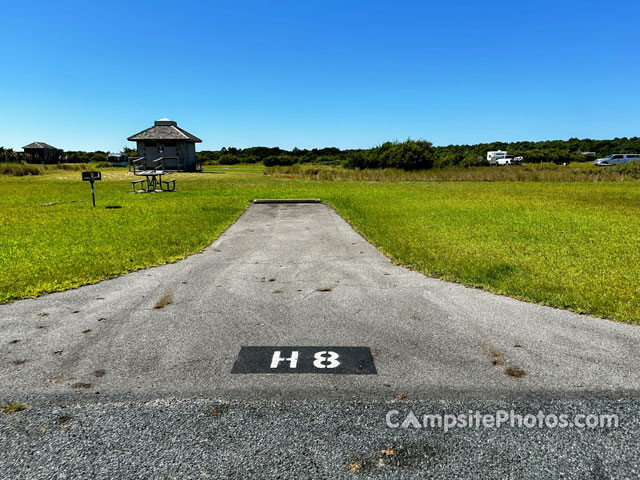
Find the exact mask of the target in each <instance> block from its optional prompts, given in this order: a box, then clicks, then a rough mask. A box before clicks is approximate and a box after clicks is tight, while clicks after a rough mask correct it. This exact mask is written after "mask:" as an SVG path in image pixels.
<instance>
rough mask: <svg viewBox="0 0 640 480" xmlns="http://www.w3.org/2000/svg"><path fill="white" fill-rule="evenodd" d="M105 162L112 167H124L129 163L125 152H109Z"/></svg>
mask: <svg viewBox="0 0 640 480" xmlns="http://www.w3.org/2000/svg"><path fill="white" fill-rule="evenodd" d="M107 163H109V165H110V166H112V167H126V166H127V165H129V159H128V158H127V154H126V153H109V154H108V155H107Z"/></svg>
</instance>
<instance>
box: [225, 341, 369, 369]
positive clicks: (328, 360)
mask: <svg viewBox="0 0 640 480" xmlns="http://www.w3.org/2000/svg"><path fill="white" fill-rule="evenodd" d="M231 373H325V374H327V373H328V374H342V375H345V374H347V375H373V374H376V373H378V372H377V371H376V366H375V364H374V363H373V356H372V355H371V350H370V349H369V347H322V346H321V347H240V353H238V358H236V362H235V363H234V365H233V368H232V369H231Z"/></svg>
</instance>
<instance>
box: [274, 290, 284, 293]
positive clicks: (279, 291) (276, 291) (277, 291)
mask: <svg viewBox="0 0 640 480" xmlns="http://www.w3.org/2000/svg"><path fill="white" fill-rule="evenodd" d="M273 293H282V290H274V291H273Z"/></svg>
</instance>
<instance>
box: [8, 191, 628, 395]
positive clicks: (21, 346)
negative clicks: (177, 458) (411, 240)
mask: <svg viewBox="0 0 640 480" xmlns="http://www.w3.org/2000/svg"><path fill="white" fill-rule="evenodd" d="M0 341H1V344H2V347H1V348H0V385H1V386H2V387H1V388H0V393H1V394H2V395H5V396H10V395H18V394H20V395H40V394H45V395H46V394H52V395H58V394H66V393H71V392H85V393H95V392H100V393H101V394H103V395H105V394H106V395H108V394H115V395H119V394H136V395H143V396H156V395H177V396H184V395H207V396H212V397H216V398H226V399H232V400H233V399H236V400H237V399H251V398H254V399H265V398H273V399H315V398H324V399H330V398H338V399H361V400H368V399H377V398H382V397H387V398H388V397H389V396H392V395H393V393H394V392H404V393H405V394H406V395H408V396H410V398H412V399H438V398H451V397H458V396H460V395H469V396H471V397H474V398H498V397H500V396H503V395H516V396H520V395H522V396H525V397H529V396H531V395H532V394H539V395H545V394H551V395H558V394H559V395H568V396H573V395H584V394H586V393H589V394H599V393H611V392H626V393H632V392H635V391H637V389H638V388H639V387H640V369H638V365H639V364H640V349H639V348H638V345H640V328H638V327H637V326H633V325H625V324H619V323H615V322H612V321H609V320H603V319H597V318H592V317H588V316H582V315H577V314H574V313H571V312H567V311H562V310H557V309H552V308H548V307H543V306H539V305H535V304H530V303H525V302H521V301H517V300H514V299H511V298H508V297H503V296H498V295H493V294H490V293H487V292H483V291H480V290H477V289H472V288H467V287H464V286H461V285H457V284H452V283H447V282H443V281H440V280H436V279H432V278H428V277H426V276H424V275H422V274H419V273H417V272H413V271H410V270H408V269H405V268H402V267H400V266H394V265H392V263H391V262H390V260H389V259H387V258H386V257H385V256H384V255H382V254H381V253H380V252H379V251H378V250H376V248H374V247H373V246H372V245H371V244H369V243H368V242H366V241H365V240H364V239H363V238H362V237H361V236H360V235H359V234H358V233H356V232H355V231H354V230H353V229H352V228H351V227H350V225H349V224H348V223H347V222H345V221H344V220H343V219H342V218H340V217H339V216H338V215H337V214H336V213H335V212H334V211H333V210H332V209H331V208H330V207H328V206H327V205H324V204H321V203H301V204H295V203H293V204H280V203H263V204H252V205H251V206H249V208H248V209H247V211H246V212H245V213H244V214H243V215H242V216H241V217H240V218H239V220H238V221H237V222H236V223H235V224H234V225H232V226H231V227H230V228H229V229H228V230H227V231H226V232H225V233H223V234H222V235H221V236H220V237H219V238H218V239H217V240H216V241H215V242H214V243H213V244H212V245H210V246H209V247H207V248H206V249H205V250H204V251H203V252H202V253H199V254H196V255H192V256H190V257H188V258H186V259H184V260H182V261H179V262H177V263H174V264H169V265H164V266H161V267H156V268H151V269H147V270H141V271H138V272H135V273H132V274H128V275H124V276H122V277H119V278H116V279H113V280H108V281H103V282H100V283H98V284H95V285H89V286H85V287H81V288H78V289H75V290H69V291H66V292H61V293H55V294H50V295H46V296H43V297H40V298H37V299H30V300H21V301H17V302H15V303H12V304H8V305H0ZM256 346H264V347H287V346H303V347H330V346H335V347H362V348H364V349H370V352H371V355H372V358H373V361H374V362H375V369H374V370H372V372H375V373H374V374H367V375H357V374H353V375H352V374H349V375H346V374H345V375H342V374H335V375H319V374H318V375H316V374H313V373H300V374H291V375H278V374H268V373H255V374H252V373H245V374H232V373H231V371H232V368H233V366H234V363H235V362H236V360H237V357H238V354H239V352H240V350H241V348H242V347H256ZM319 350H323V348H319ZM286 354H288V352H285V351H283V352H282V356H283V358H284V355H286Z"/></svg>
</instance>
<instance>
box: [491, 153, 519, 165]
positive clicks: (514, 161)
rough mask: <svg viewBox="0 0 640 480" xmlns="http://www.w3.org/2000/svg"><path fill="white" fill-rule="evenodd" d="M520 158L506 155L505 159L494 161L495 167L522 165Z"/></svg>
mask: <svg viewBox="0 0 640 480" xmlns="http://www.w3.org/2000/svg"><path fill="white" fill-rule="evenodd" d="M522 160H523V158H522V157H514V156H513V155H507V156H506V157H503V158H499V159H497V160H496V165H522Z"/></svg>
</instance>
